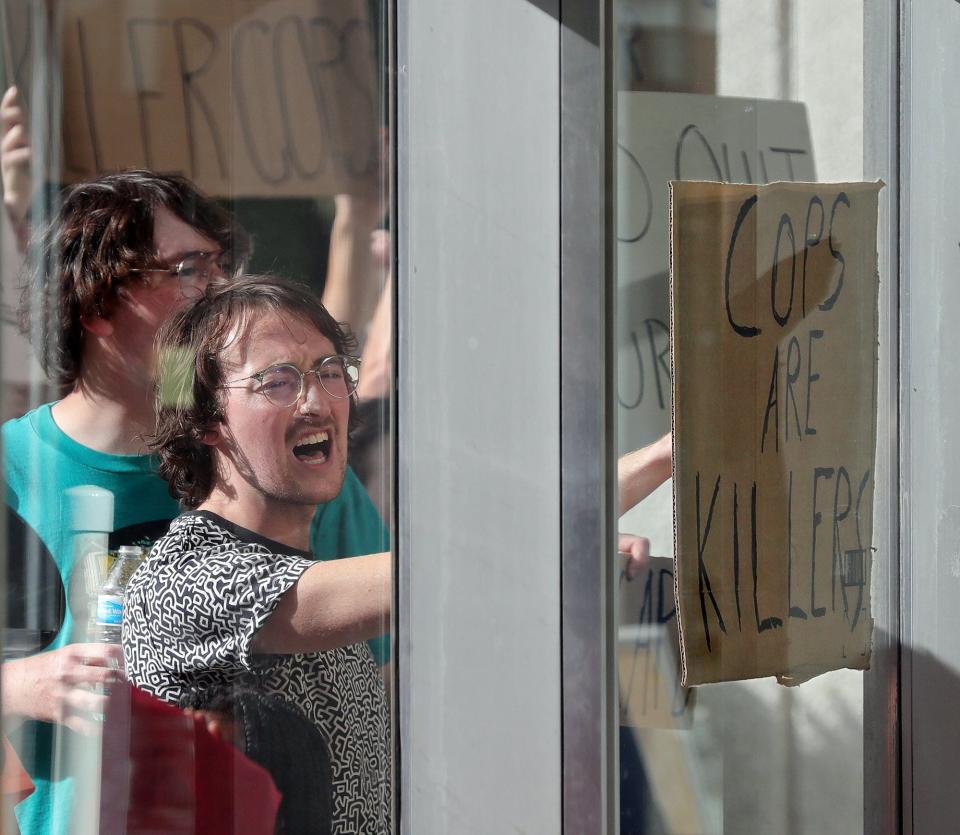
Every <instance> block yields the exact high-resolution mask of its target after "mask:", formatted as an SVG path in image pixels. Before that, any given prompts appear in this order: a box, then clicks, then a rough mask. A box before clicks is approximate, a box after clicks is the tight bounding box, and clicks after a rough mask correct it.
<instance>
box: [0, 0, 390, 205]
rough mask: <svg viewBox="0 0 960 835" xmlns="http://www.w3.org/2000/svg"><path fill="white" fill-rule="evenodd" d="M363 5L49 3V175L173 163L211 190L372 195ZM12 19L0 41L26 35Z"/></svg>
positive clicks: (135, 0) (371, 102)
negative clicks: (54, 44) (59, 134)
mask: <svg viewBox="0 0 960 835" xmlns="http://www.w3.org/2000/svg"><path fill="white" fill-rule="evenodd" d="M367 9H368V4H367V3H366V2H364V0H312V1H311V0H271V2H265V0H217V2H197V0H123V1H122V2H121V0H70V2H69V3H63V4H62V17H61V36H60V39H61V43H62V49H63V53H62V61H63V71H62V75H63V85H64V86H63V107H64V111H63V128H64V152H63V160H62V170H61V171H60V172H52V173H51V179H53V180H58V179H59V180H62V181H64V182H73V181H77V180H83V179H88V178H90V177H94V176H96V175H97V174H99V173H103V172H106V171H112V170H116V169H117V168H123V167H131V166H134V167H148V168H155V169H159V170H163V171H179V172H181V173H184V174H186V175H187V176H188V177H190V178H192V179H193V180H195V181H196V182H198V183H199V184H200V185H201V187H203V188H204V189H205V190H207V191H208V192H210V193H212V194H217V195H247V196H270V195H304V196H311V195H321V194H332V193H336V192H340V191H352V192H354V193H357V192H367V193H372V192H373V191H374V190H375V189H376V188H377V187H378V185H379V183H378V173H379V172H378V165H379V159H380V135H379V127H378V121H377V119H378V117H377V95H378V94H377V88H376V76H375V72H374V41H373V35H372V29H371V25H370V20H369V15H368V11H367ZM18 20H19V18H17V17H16V16H14V15H7V16H6V18H5V24H6V26H5V30H6V31H5V41H7V42H8V43H10V44H19V43H22V42H24V41H25V42H26V43H29V41H30V38H29V37H25V35H24V33H22V32H21V33H19V34H18V32H17V31H14V30H13V29H12V28H11V27H13V26H15V25H17V23H18ZM20 25H26V23H25V22H22V23H21V24H20ZM26 34H29V33H26ZM26 57H27V58H29V56H26ZM18 63H19V65H24V64H25V63H27V62H25V61H24V60H20V61H19V62H16V61H14V62H13V66H14V69H15V68H16V66H17V65H18ZM14 80H16V78H15V79H14ZM23 89H28V88H23Z"/></svg>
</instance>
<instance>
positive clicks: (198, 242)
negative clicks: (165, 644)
mask: <svg viewBox="0 0 960 835" xmlns="http://www.w3.org/2000/svg"><path fill="white" fill-rule="evenodd" d="M2 161H3V160H0V162H2ZM6 174H7V170H6V168H5V169H4V175H5V177H4V179H5V182H6ZM249 249H250V246H249V240H248V238H247V235H246V233H245V232H244V230H243V229H242V228H240V227H239V226H238V225H237V224H236V222H235V220H234V219H233V217H232V216H231V215H230V214H229V213H228V212H226V211H225V210H224V209H223V208H222V207H221V206H219V204H217V203H216V202H215V201H213V200H212V199H211V198H209V197H207V196H205V195H203V194H201V193H199V192H198V191H197V189H196V188H195V187H194V186H193V185H192V184H191V183H190V182H189V181H188V180H186V179H184V178H182V177H177V176H173V175H160V174H156V173H154V172H150V171H127V172H123V173H119V174H112V175H108V176H105V177H102V178H100V179H98V180H95V181H92V182H88V183H81V184H78V185H76V186H74V187H72V188H71V189H70V190H69V191H68V192H67V193H66V195H65V196H64V198H63V202H62V204H61V209H60V211H59V214H58V217H57V219H56V220H55V222H54V223H53V224H51V226H50V228H49V229H46V230H44V231H43V233H42V235H41V236H40V238H39V240H38V242H37V244H36V245H35V246H34V248H33V249H32V251H31V262H32V264H31V270H30V285H29V287H28V288H27V290H26V292H25V295H24V308H23V309H24V312H25V314H26V316H25V319H26V321H25V325H26V326H27V327H28V329H29V333H30V336H31V341H32V342H33V345H34V349H35V351H36V353H37V355H38V357H39V359H40V361H41V364H42V366H43V368H44V371H45V372H46V373H47V375H48V377H49V378H50V379H51V381H54V382H55V383H56V384H58V385H59V386H60V387H61V388H62V390H63V391H64V395H63V397H62V399H60V400H57V401H55V402H53V403H48V404H46V405H43V406H40V407H39V408H37V409H34V410H33V411H31V412H29V413H28V414H26V415H24V416H23V417H21V418H18V419H16V420H12V421H8V422H7V423H6V424H4V426H3V440H4V463H5V467H6V480H7V496H6V500H7V505H8V507H9V508H10V509H12V511H14V513H12V514H11V515H10V522H11V523H12V524H13V525H15V526H20V527H23V528H24V529H26V530H27V531H30V532H33V533H35V534H36V537H37V538H38V539H39V541H40V543H41V545H42V546H43V550H45V551H46V552H48V553H49V557H48V559H52V563H53V565H52V573H53V576H54V577H55V578H56V580H57V584H58V587H59V589H61V590H62V593H63V600H64V603H65V605H64V606H63V609H62V612H60V613H59V617H60V622H59V629H58V630H57V631H56V635H55V637H54V638H53V640H52V641H50V642H49V644H48V645H46V646H45V647H44V649H45V650H46V651H44V652H39V653H35V654H32V655H28V656H26V657H24V658H19V659H17V660H13V661H8V662H6V663H5V664H4V667H3V678H2V681H3V711H4V715H5V718H6V719H7V720H8V726H13V725H20V727H19V730H18V739H15V744H17V746H18V750H19V751H20V752H21V758H22V759H23V760H24V764H25V765H26V767H27V768H28V770H29V771H30V773H31V776H32V777H33V779H34V782H35V783H36V786H37V789H36V791H35V792H34V794H33V795H31V796H30V797H28V798H27V799H26V800H25V801H23V802H22V803H21V804H19V805H18V806H17V809H16V811H17V816H18V819H19V823H20V828H21V831H23V832H24V833H28V834H29V833H41V832H42V833H61V832H67V831H70V827H71V823H72V820H71V818H73V817H75V811H74V807H73V805H72V804H73V801H72V797H73V796H74V795H77V796H79V795H81V794H83V793H84V792H83V791H82V790H81V789H79V788H77V789H76V791H75V783H76V781H77V779H79V777H80V776H81V775H78V774H75V773H74V771H75V770H74V769H71V768H70V767H69V765H68V763H67V759H66V758H68V757H69V753H68V752H69V751H70V750H71V748H72V746H73V740H74V737H73V734H74V733H77V732H79V733H84V732H89V731H90V730H91V729H92V727H93V723H94V717H95V716H96V715H98V714H100V713H102V701H103V698H102V697H101V696H99V695H97V694H95V693H94V692H91V688H92V687H93V686H96V685H99V684H101V683H103V682H104V681H105V680H109V679H110V677H111V676H112V675H113V673H112V672H111V668H112V667H113V666H115V665H116V664H117V663H118V661H119V652H118V648H116V647H112V646H109V645H102V644H92V643H80V644H78V643H76V642H77V641H83V640H84V635H83V633H84V627H85V615H84V614H83V613H84V610H85V609H86V605H87V599H88V597H89V593H90V589H88V588H85V586H84V582H83V578H82V577H81V576H80V574H81V572H79V571H77V572H75V571H74V568H75V558H76V555H75V553H74V541H73V535H72V531H71V527H72V525H73V520H71V518H70V513H69V506H68V504H67V501H66V491H67V490H68V489H69V488H72V487H76V486H80V485H94V486H96V487H99V488H103V489H105V490H108V491H110V492H111V493H112V494H113V497H114V511H113V512H114V519H113V533H112V534H111V535H110V547H111V548H116V547H119V546H120V545H127V544H149V543H150V542H152V541H154V540H155V539H157V538H158V537H159V536H160V535H162V534H163V533H164V531H165V530H166V528H167V526H168V524H169V522H170V520H171V519H173V518H174V517H175V516H176V515H177V513H178V512H179V508H178V505H177V502H176V501H175V500H174V499H173V498H172V497H171V496H170V494H169V492H168V489H167V485H166V484H165V483H164V482H163V480H162V479H160V478H158V477H157V474H156V460H155V458H154V457H153V456H151V455H150V454H149V453H148V451H147V449H146V447H145V442H144V438H145V437H149V436H150V435H151V434H152V432H153V429H154V412H153V384H152V376H153V367H154V351H153V341H154V336H155V334H156V332H157V329H158V327H159V326H160V324H161V323H162V322H163V321H164V320H165V319H166V318H167V317H168V316H169V315H170V314H171V312H173V311H175V310H177V309H179V308H181V307H182V306H183V305H184V304H186V303H187V302H189V301H191V300H193V299H196V298H197V297H198V296H199V295H202V292H203V289H204V288H205V287H206V286H207V284H208V283H209V282H210V281H211V280H212V279H220V278H229V277H230V276H232V275H233V273H234V272H235V266H236V265H240V264H242V263H243V261H244V260H245V259H246V257H247V255H248V252H249ZM331 499H332V500H331V501H330V502H329V503H326V504H324V505H322V506H320V507H317V508H316V512H315V515H314V517H313V523H312V528H311V544H312V551H313V553H315V554H316V555H317V556H318V557H322V558H332V557H339V556H353V555H355V554H361V553H367V552H369V551H372V550H380V549H382V548H384V547H386V543H385V537H386V532H385V530H384V526H383V523H382V521H381V520H380V517H379V515H378V514H377V512H376V510H375V508H374V507H373V505H372V503H371V502H370V500H369V497H368V496H367V495H366V493H365V491H364V490H363V488H362V486H361V485H360V483H359V481H358V480H357V479H356V477H355V476H354V475H353V473H352V471H350V470H349V469H347V470H346V477H345V480H344V487H343V489H342V490H341V491H340V493H339V494H334V495H333V496H331ZM28 592H29V589H28ZM39 648H40V647H34V649H39ZM55 751H57V752H59V753H58V754H57V756H56V757H55V756H54V752H55Z"/></svg>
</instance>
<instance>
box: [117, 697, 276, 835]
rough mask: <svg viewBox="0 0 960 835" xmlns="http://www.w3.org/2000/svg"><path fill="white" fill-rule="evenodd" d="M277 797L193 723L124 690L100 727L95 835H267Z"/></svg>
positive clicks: (255, 769) (265, 776) (261, 773)
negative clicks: (99, 767) (100, 749)
mask: <svg viewBox="0 0 960 835" xmlns="http://www.w3.org/2000/svg"><path fill="white" fill-rule="evenodd" d="M279 806H280V792H279V791H277V788H276V786H275V785H274V783H273V779H272V778H271V776H270V774H269V773H268V772H267V771H266V770H265V769H263V768H261V767H260V766H259V765H257V764H256V763H254V762H253V761H251V760H250V759H249V758H248V757H247V756H246V755H244V754H243V753H242V752H241V751H240V750H239V749H237V748H236V747H234V746H233V745H231V744H230V743H229V742H224V741H223V740H221V739H219V738H217V737H215V736H214V735H212V734H211V733H210V732H209V731H208V730H207V727H206V724H205V722H204V721H203V719H202V718H200V717H199V716H192V715H189V714H187V713H185V712H184V711H182V710H180V709H179V708H176V707H173V706H171V705H168V704H167V703H166V702H162V701H160V700H159V699H156V698H154V697H153V696H151V695H149V694H147V693H144V692H143V691H142V690H139V689H137V688H136V687H133V686H132V685H130V684H127V683H125V682H124V683H120V684H117V685H115V686H114V687H113V692H112V694H111V696H110V701H109V705H108V707H107V713H106V718H105V720H104V726H103V761H102V769H101V786H100V835H124V834H125V835H136V833H148V832H150V833H157V832H163V833H165V835H187V833H190V835H192V834H193V833H202V835H236V834H237V833H244V835H273V833H274V829H275V826H276V818H277V809H278V807H279Z"/></svg>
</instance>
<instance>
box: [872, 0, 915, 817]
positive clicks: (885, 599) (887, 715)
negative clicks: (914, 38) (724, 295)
mask: <svg viewBox="0 0 960 835" xmlns="http://www.w3.org/2000/svg"><path fill="white" fill-rule="evenodd" d="M863 14H864V46H863V67H864V74H863V76H864V108H863V110H864V125H863V127H864V130H863V134H864V179H882V180H883V181H884V182H885V183H886V188H885V189H884V190H883V191H882V192H881V202H880V218H879V229H878V238H877V240H878V247H879V251H878V253H877V255H878V268H879V272H880V280H881V285H880V292H881V297H882V299H883V301H884V302H885V303H884V304H883V305H881V319H880V379H879V386H878V392H877V411H878V425H877V438H878V449H877V480H876V483H877V487H878V490H877V495H878V496H879V497H880V498H879V499H878V502H877V505H876V508H875V510H876V514H875V520H874V541H875V543H876V546H877V552H876V554H877V559H876V560H875V562H874V576H873V588H872V600H873V616H874V644H873V655H872V658H871V669H870V671H869V672H868V673H866V674H865V675H864V680H863V831H864V832H869V833H879V834H880V835H895V833H899V832H901V831H903V829H902V824H903V811H904V803H905V802H906V800H907V798H906V795H905V794H904V793H903V791H902V785H903V784H902V783H901V780H902V776H903V775H902V773H901V762H902V751H903V746H902V742H901V733H902V722H901V712H902V703H903V701H904V697H905V696H906V695H907V692H908V691H907V690H905V689H904V685H903V681H902V680H901V674H902V671H901V652H900V642H901V616H902V601H903V599H902V597H901V584H902V582H903V575H902V565H901V553H902V551H901V547H902V540H901V525H900V519H901V508H900V501H901V499H900V495H901V491H900V481H901V476H900V458H901V450H900V438H901V408H900V391H899V389H900V355H901V346H900V318H901V312H900V264H901V260H900V259H901V252H900V240H901V220H900V218H901V204H900V201H901V172H900V113H901V93H900V89H901V88H900V81H901V71H902V67H901V50H900V37H901V8H900V0H883V2H880V3H866V4H864V12H863ZM883 439H887V441H886V443H885V444H884V441H883Z"/></svg>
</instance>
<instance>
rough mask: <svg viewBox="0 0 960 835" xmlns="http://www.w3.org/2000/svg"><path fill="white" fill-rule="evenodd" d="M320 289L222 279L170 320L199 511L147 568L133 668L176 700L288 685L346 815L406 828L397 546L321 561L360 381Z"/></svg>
mask: <svg viewBox="0 0 960 835" xmlns="http://www.w3.org/2000/svg"><path fill="white" fill-rule="evenodd" d="M353 347H354V342H353V340H352V338H351V337H350V335H349V333H347V332H346V331H345V330H344V329H343V328H342V327H341V326H340V325H339V324H338V323H337V322H336V321H334V319H333V318H332V317H331V316H330V314H329V313H327V311H326V309H325V308H324V307H323V306H322V305H321V304H320V302H319V300H317V299H316V297H314V296H313V295H312V294H311V293H310V291H309V290H307V289H306V288H305V287H302V286H301V285H297V284H295V283H293V282H289V281H286V280H283V279H278V278H263V277H257V276H244V277H242V278H238V279H237V280H236V281H233V282H229V283H219V282H218V283H216V284H211V285H210V286H209V287H208V288H207V290H206V293H205V294H204V296H203V297H202V298H201V299H199V300H197V301H196V302H195V303H194V304H192V305H190V306H188V307H185V308H183V309H182V310H181V311H180V312H178V313H176V314H175V315H174V316H173V317H171V319H170V321H169V322H168V323H167V324H166V325H164V326H163V327H162V328H161V330H160V333H159V334H158V336H157V352H158V361H159V374H158V386H157V391H158V403H157V432H156V435H155V438H154V440H153V446H154V448H155V449H156V452H157V455H158V457H159V459H160V472H161V474H162V475H163V476H164V478H166V479H167V481H168V482H169V484H170V486H171V489H172V490H173V491H174V492H175V493H176V494H177V495H178V496H179V498H180V500H181V504H182V505H183V506H184V507H185V508H187V509H188V510H187V511H186V512H185V513H183V514H182V515H181V516H179V517H178V518H177V519H175V520H174V522H173V524H172V525H171V526H170V530H169V532H168V533H167V534H166V535H165V536H164V537H162V538H161V539H160V540H159V541H158V542H157V543H156V545H155V546H154V548H153V550H152V551H151V552H150V556H149V557H148V558H147V560H146V562H145V563H144V564H143V565H142V566H141V567H140V569H139V570H138V571H137V572H136V574H134V576H133V578H132V579H131V581H130V585H129V587H128V590H127V600H126V604H125V609H124V618H123V651H124V658H125V660H126V668H127V675H128V677H129V679H130V681H131V682H133V683H134V684H136V685H137V686H138V687H140V688H142V689H144V690H146V691H147V692H148V693H151V694H153V695H155V696H158V697H160V698H162V699H164V700H166V701H168V702H170V703H172V704H180V703H182V702H183V701H184V699H185V698H186V697H187V696H189V694H190V693H191V692H193V691H208V690H216V689H223V688H227V689H230V688H234V687H252V688H254V689H255V690H258V691H262V692H265V693H269V694H272V695H273V696H277V697H280V698H282V699H284V700H285V701H287V702H289V703H290V704H292V705H295V706H296V707H297V708H299V709H300V710H301V711H302V712H303V713H304V715H305V716H307V718H308V719H309V720H310V721H312V722H313V723H314V725H315V726H316V727H317V729H318V730H319V731H320V734H321V735H322V736H323V738H324V740H325V741H326V743H327V746H328V747H329V749H330V752H331V771H332V778H331V779H332V786H333V831H335V832H338V833H343V835H349V834H350V833H358V835H359V834H360V833H364V835H367V834H368V833H369V834H370V835H373V834H374V833H387V832H389V796H390V759H389V719H388V714H387V708H386V700H385V695H384V686H383V681H382V679H381V677H380V675H379V672H378V669H377V666H376V664H375V663H374V660H373V657H372V655H371V652H370V648H369V646H368V645H367V643H366V640H368V639H370V638H372V637H374V636H375V635H376V634H378V632H379V630H380V628H381V627H380V624H381V623H382V621H383V619H384V618H386V617H387V616H388V615H389V606H390V554H389V553H377V554H370V555H366V556H357V557H353V558H350V559H341V560H334V561H331V562H317V561H316V560H314V559H313V554H312V553H311V550H310V548H311V543H310V539H311V538H310V526H311V519H312V516H313V508H314V507H315V506H316V505H317V504H318V503H322V502H328V501H331V500H332V499H333V498H335V497H336V496H337V495H338V494H339V493H340V491H341V489H342V486H343V480H344V474H345V473H346V467H347V435H348V432H349V426H350V422H351V417H352V415H353V414H354V410H355V408H356V403H355V393H356V389H357V385H358V383H359V379H360V373H359V360H358V359H357V358H356V357H355V356H353V355H352V351H353Z"/></svg>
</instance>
